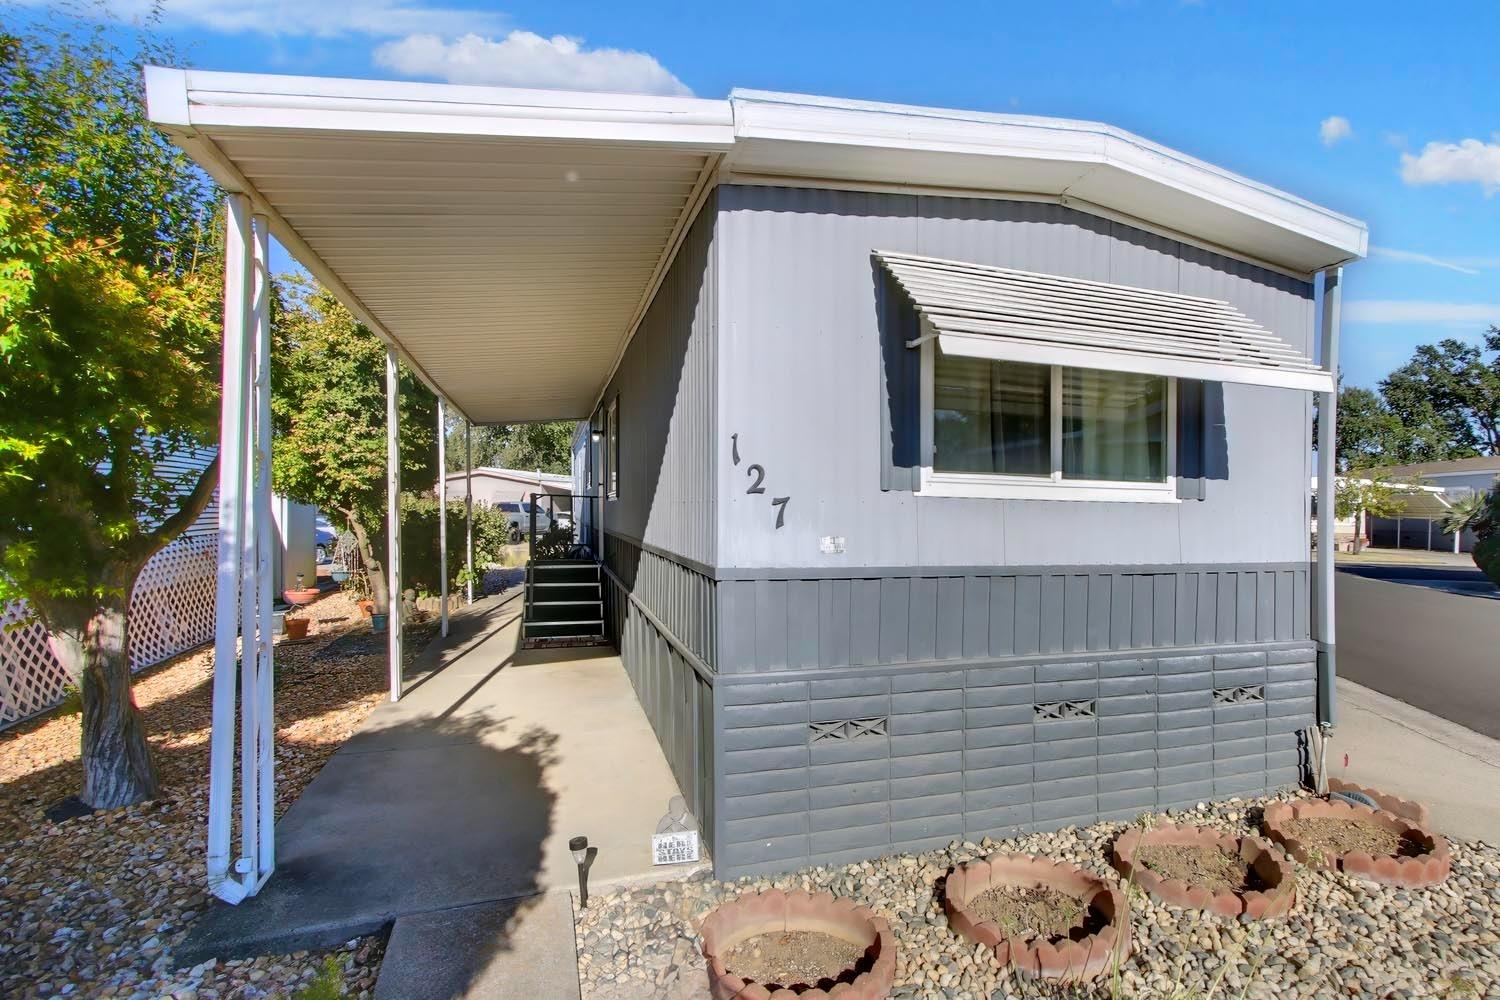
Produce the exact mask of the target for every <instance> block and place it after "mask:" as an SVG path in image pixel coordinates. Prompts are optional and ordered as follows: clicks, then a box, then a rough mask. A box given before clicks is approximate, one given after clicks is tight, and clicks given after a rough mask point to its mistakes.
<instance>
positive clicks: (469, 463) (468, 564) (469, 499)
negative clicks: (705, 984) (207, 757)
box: [464, 417, 1457, 604]
mask: <svg viewBox="0 0 1500 1000" xmlns="http://www.w3.org/2000/svg"><path fill="white" fill-rule="evenodd" d="M471 430H473V425H472V424H470V423H469V418H468V417H465V418H464V568H465V569H467V570H468V571H469V572H468V574H467V576H468V580H467V581H466V582H465V583H464V588H465V590H466V591H467V593H466V594H465V596H466V597H467V598H468V603H470V604H473V603H474V452H473V450H472V449H471V448H470V447H469V443H470V442H469V432H470V431H471ZM1454 551H1457V550H1456V549H1455V550H1454Z"/></svg>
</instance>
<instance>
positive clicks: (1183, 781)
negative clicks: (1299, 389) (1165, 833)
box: [715, 643, 1315, 878]
mask: <svg viewBox="0 0 1500 1000" xmlns="http://www.w3.org/2000/svg"><path fill="white" fill-rule="evenodd" d="M1313 659H1314V651H1313V648H1312V646H1311V645H1309V644H1305V643H1304V644H1292V645H1287V646H1281V647H1271V648H1266V647H1261V648H1255V647H1249V648H1242V649H1240V650H1237V651H1234V652H1215V651H1213V650H1212V649H1206V650H1205V649H1199V650H1185V651H1174V654H1173V655H1170V656H1150V657H1132V656H1129V655H1123V656H1122V655H1120V654H1111V655H1110V656H1108V657H1104V656H1101V657H1098V658H1079V657H1073V658H1063V659H1057V658H1051V659H1041V658H1033V659H1031V660H1025V661H1013V662H1010V663H990V664H972V665H964V666H962V667H953V668H945V667H934V666H928V667H924V668H922V669H910V668H907V669H900V670H893V669H890V668H887V667H875V668H855V669H845V670H841V671H838V672H835V673H830V674H829V675H828V676H827V677H822V678H820V677H817V676H811V677H809V676H808V675H806V674H791V675H783V676H780V677H774V676H773V677H737V678H723V679H721V681H720V683H719V684H718V686H717V688H716V694H718V696H719V709H718V714H719V739H720V741H721V747H720V756H721V764H720V771H721V773H720V776H719V779H718V781H719V784H718V789H717V790H718V794H719V801H718V827H717V829H716V831H715V860H716V864H717V870H718V874H719V875H720V877H723V878H732V877H736V876H740V875H746V874H753V873H757V872H764V871H776V870H785V869H789V868H796V867H800V866H802V865H807V864H828V863H842V862H846V861H850V860H855V859H860V858H868V857H874V856H877V855H880V854H886V853H892V852H896V851H921V850H927V849H930V848H933V847H938V846H941V845H944V844H947V843H948V842H950V841H952V840H955V839H969V840H978V839H980V838H981V837H986V836H1002V837H1003V836H1009V835H1013V834H1016V833H1019V832H1023V831H1028V830H1038V829H1055V828H1057V827H1062V826H1066V825H1069V824H1075V823H1077V824H1083V823H1092V822H1095V821H1097V820H1099V819H1130V818H1134V817H1135V816H1137V815H1139V814H1140V813H1142V812H1150V811H1155V810H1160V809H1170V808H1176V807H1181V806H1186V805H1189V804H1191V803H1194V802H1198V801H1200V800H1203V799H1208V798H1213V797H1224V796H1229V795H1254V794H1259V793H1262V792H1265V791H1268V790H1273V789H1278V788H1282V787H1286V786H1291V785H1295V784H1296V783H1297V781H1298V779H1299V776H1300V773H1301V760H1300V751H1299V737H1298V732H1299V730H1301V729H1303V728H1305V727H1306V726H1308V725H1310V724H1311V723H1312V719H1313V706H1314V699H1313V688H1314V683H1315V682H1314V680H1313V676H1314V664H1313ZM1230 687H1255V688H1258V689H1259V690H1260V692H1261V694H1262V698H1261V700H1255V701H1250V702H1247V703H1243V704H1220V703H1219V701H1218V700H1217V699H1216V698H1215V690H1216V689H1223V688H1230ZM1060 700H1072V701H1075V702H1083V703H1087V704H1089V705H1091V706H1092V708H1093V712H1092V715H1091V716H1089V717H1083V718H1066V719H1043V718H1039V717H1038V708H1037V706H1038V705H1039V704H1046V703H1053V702H1057V701H1060ZM853 718H859V719H870V718H881V719H884V720H885V723H886V725H885V733H884V734H881V735H874V736H862V737H858V738H854V739H845V740H838V741H818V740H815V739H814V738H813V733H814V732H815V731H816V730H815V728H814V726H813V725H812V724H813V723H820V724H824V725H826V724H828V723H832V722H836V721H837V720H843V719H853Z"/></svg>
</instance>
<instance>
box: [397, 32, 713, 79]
mask: <svg viewBox="0 0 1500 1000" xmlns="http://www.w3.org/2000/svg"><path fill="white" fill-rule="evenodd" d="M375 62H376V63H378V64H379V65H381V66H384V67H386V68H387V69H393V70H395V71H396V72H398V73H402V74H404V75H406V76H427V77H437V78H438V79H440V80H446V81H447V82H449V83H477V84H491V85H496V86H503V87H538V88H542V89H547V90H604V91H615V92H619V93H629V94H691V93H692V91H690V90H689V89H688V88H687V87H686V86H685V85H684V84H683V82H682V81H681V80H679V79H677V77H675V76H673V75H672V74H671V73H669V72H668V71H667V69H666V67H664V66H662V64H661V63H659V62H657V61H656V58H655V57H654V56H650V55H647V54H646V53H644V52H629V51H626V50H623V49H586V48H584V46H583V41H582V39H579V38H570V37H568V36H566V35H553V36H552V37H551V38H543V37H542V36H541V35H538V34H536V33H535V32H531V31H512V32H510V34H508V35H506V36H505V37H503V38H500V39H495V38H486V37H483V36H481V35H477V34H474V33H473V32H470V33H468V34H465V35H464V36H463V37H461V38H457V39H454V40H453V41H451V42H445V41H443V39H442V38H441V37H439V36H438V35H436V34H432V33H428V32H424V33H422V34H414V35H410V36H408V37H406V38H402V39H400V40H398V41H394V42H386V43H384V44H383V45H380V46H379V47H378V48H376V49H375Z"/></svg>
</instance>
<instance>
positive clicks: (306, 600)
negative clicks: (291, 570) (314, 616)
mask: <svg viewBox="0 0 1500 1000" xmlns="http://www.w3.org/2000/svg"><path fill="white" fill-rule="evenodd" d="M281 596H282V597H284V598H286V602H287V603H288V604H291V605H294V606H297V607H300V606H302V605H304V604H310V603H312V600H313V598H315V597H317V596H318V588H317V587H308V586H305V583H304V579H303V574H301V573H298V574H297V586H296V587H294V588H292V589H290V590H283V591H282V592H281Z"/></svg>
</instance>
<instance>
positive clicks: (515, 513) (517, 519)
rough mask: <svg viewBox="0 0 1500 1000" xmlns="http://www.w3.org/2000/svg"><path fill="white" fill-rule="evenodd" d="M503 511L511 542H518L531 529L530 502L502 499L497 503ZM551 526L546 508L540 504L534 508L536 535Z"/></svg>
mask: <svg viewBox="0 0 1500 1000" xmlns="http://www.w3.org/2000/svg"><path fill="white" fill-rule="evenodd" d="M497 506H499V508H500V510H501V511H503V512H504V513H505V519H506V520H507V521H508V522H510V541H511V544H512V545H514V544H515V543H517V542H519V541H520V540H521V539H523V538H525V537H526V533H527V532H528V531H530V530H531V502H530V501H529V500H520V501H517V500H502V501H500V503H499V504H498V505H497ZM550 527H552V518H551V517H549V516H548V514H547V509H546V508H545V507H542V506H541V505H540V504H539V505H537V508H536V533H537V534H538V535H540V534H542V533H543V532H545V531H546V530H547V529H548V528H550Z"/></svg>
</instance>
